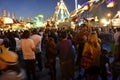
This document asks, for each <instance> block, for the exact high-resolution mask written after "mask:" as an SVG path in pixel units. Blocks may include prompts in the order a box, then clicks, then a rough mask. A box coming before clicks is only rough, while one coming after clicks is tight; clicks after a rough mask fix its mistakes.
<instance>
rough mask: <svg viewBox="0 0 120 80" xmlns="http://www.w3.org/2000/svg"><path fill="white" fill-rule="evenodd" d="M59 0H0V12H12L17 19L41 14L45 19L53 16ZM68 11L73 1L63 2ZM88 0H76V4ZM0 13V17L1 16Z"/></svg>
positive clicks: (72, 8) (71, 7)
mask: <svg viewBox="0 0 120 80" xmlns="http://www.w3.org/2000/svg"><path fill="white" fill-rule="evenodd" d="M58 1H60V0H0V11H1V12H2V10H3V9H6V11H9V12H10V13H12V12H14V13H15V16H17V17H25V18H27V17H34V16H36V15H38V14H43V15H44V16H45V18H49V17H51V16H52V15H53V13H54V10H55V6H56V5H57V2H58ZM63 1H64V2H65V4H66V6H67V8H68V10H69V12H71V11H73V10H74V8H75V2H74V1H75V0H63ZM86 1H88V0H78V4H83V3H84V2H86ZM1 12H0V15H1Z"/></svg>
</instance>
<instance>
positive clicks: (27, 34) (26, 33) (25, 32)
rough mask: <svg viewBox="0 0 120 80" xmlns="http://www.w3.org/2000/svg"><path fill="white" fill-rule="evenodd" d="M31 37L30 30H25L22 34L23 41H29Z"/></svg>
mask: <svg viewBox="0 0 120 80" xmlns="http://www.w3.org/2000/svg"><path fill="white" fill-rule="evenodd" d="M29 37H30V31H29V30H25V31H24V32H23V34H22V39H27V38H29Z"/></svg>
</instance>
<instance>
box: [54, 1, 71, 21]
mask: <svg viewBox="0 0 120 80" xmlns="http://www.w3.org/2000/svg"><path fill="white" fill-rule="evenodd" d="M69 17H70V13H69V11H68V9H67V7H66V5H65V3H64V1H63V0H60V2H58V3H57V6H56V7H55V12H54V15H53V18H54V20H55V21H61V22H63V21H64V19H65V18H69Z"/></svg>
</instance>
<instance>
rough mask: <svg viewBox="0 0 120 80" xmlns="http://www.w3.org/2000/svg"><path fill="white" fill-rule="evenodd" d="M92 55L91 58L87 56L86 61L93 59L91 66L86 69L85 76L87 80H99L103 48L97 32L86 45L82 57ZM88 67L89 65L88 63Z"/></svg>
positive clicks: (89, 38) (92, 34) (91, 35)
mask: <svg viewBox="0 0 120 80" xmlns="http://www.w3.org/2000/svg"><path fill="white" fill-rule="evenodd" d="M87 53H90V56H87V58H86V59H89V58H90V59H91V58H92V59H91V62H89V63H90V66H89V67H87V68H86V69H85V75H86V76H87V80H97V79H98V75H99V70H100V53H101V47H100V43H99V42H98V36H97V33H96V32H92V33H91V34H90V35H89V37H88V41H87V42H86V43H85V45H84V49H83V52H82V57H83V56H84V55H86V54H87ZM86 64H87V65H88V63H86Z"/></svg>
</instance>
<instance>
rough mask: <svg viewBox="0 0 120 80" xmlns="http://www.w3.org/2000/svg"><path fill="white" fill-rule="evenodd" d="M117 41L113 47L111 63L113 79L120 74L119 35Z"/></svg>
mask: <svg viewBox="0 0 120 80" xmlns="http://www.w3.org/2000/svg"><path fill="white" fill-rule="evenodd" d="M117 43H118V44H117V46H116V47H115V48H116V49H115V57H114V61H113V63H112V74H113V80H118V77H119V75H120V36H119V37H118V40H117Z"/></svg>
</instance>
